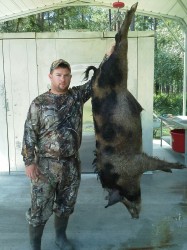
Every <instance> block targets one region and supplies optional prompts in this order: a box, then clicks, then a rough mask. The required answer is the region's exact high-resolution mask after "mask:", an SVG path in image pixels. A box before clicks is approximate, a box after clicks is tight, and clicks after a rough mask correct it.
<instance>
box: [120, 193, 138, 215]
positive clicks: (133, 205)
mask: <svg viewBox="0 0 187 250" xmlns="http://www.w3.org/2000/svg"><path fill="white" fill-rule="evenodd" d="M122 203H123V204H124V205H125V206H126V208H127V209H128V211H129V213H130V214H131V216H132V219H139V214H140V210H141V202H140V201H132V202H131V201H129V200H127V199H126V198H125V197H124V198H123V200H122Z"/></svg>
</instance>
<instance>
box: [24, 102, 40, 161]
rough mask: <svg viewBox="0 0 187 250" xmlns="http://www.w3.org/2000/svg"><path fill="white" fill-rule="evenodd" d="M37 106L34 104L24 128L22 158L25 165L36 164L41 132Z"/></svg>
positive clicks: (31, 106)
mask: <svg viewBox="0 0 187 250" xmlns="http://www.w3.org/2000/svg"><path fill="white" fill-rule="evenodd" d="M38 111H39V110H38V107H37V105H36V104H35V103H34V102H32V103H31V105H30V108H29V111H28V114H27V119H26V121H25V126H24V135H23V146H22V152H21V154H22V156H23V161H24V162H25V165H26V166H28V165H31V164H32V163H35V149H36V146H37V138H38V131H39V119H38V118H39V112H38Z"/></svg>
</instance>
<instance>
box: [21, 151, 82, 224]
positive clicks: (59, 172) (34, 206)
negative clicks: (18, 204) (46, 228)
mask: <svg viewBox="0 0 187 250" xmlns="http://www.w3.org/2000/svg"><path fill="white" fill-rule="evenodd" d="M38 167H39V170H40V172H41V175H40V177H39V178H38V179H37V180H32V181H31V207H30V208H29V210H28V212H27V213H26V219H27V221H28V222H29V224H32V225H33V226H38V225H41V224H45V223H46V221H47V220H48V219H49V217H50V216H51V215H52V213H53V212H55V213H56V214H57V216H61V215H64V216H69V215H70V214H71V213H73V210H74V206H75V202H76V198H77V193H78V188H79V185H80V178H81V174H80V172H81V171H80V160H79V158H75V157H74V156H73V157H69V158H64V159H61V160H59V161H57V160H54V159H52V158H41V159H40V160H39V163H38Z"/></svg>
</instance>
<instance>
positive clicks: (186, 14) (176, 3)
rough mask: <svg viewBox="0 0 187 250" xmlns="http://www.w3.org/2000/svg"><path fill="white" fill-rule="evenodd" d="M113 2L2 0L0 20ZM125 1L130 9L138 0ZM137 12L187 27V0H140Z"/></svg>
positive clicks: (0, 1)
mask: <svg viewBox="0 0 187 250" xmlns="http://www.w3.org/2000/svg"><path fill="white" fill-rule="evenodd" d="M116 1H117V0H116ZM113 2H115V0H114V1H112V0H80V1H76V0H69V1H67V0H6V1H5V0H0V22H4V21H7V20H11V19H16V18H19V17H24V16H28V15H31V14H36V13H39V12H43V11H48V10H54V9H57V8H61V7H66V6H75V5H79V6H80V5H93V6H104V7H109V8H112V3H113ZM123 2H124V3H125V7H124V9H129V8H130V6H131V5H132V4H134V3H135V2H136V0H128V1H126V2H125V1H123ZM137 13H139V14H145V15H150V16H158V17H159V16H162V17H167V18H172V19H176V20H178V21H179V22H180V23H181V24H182V26H183V27H184V28H185V29H187V0H139V1H138V9H137Z"/></svg>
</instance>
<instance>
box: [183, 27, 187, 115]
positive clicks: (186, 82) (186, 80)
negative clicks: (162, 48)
mask: <svg viewBox="0 0 187 250" xmlns="http://www.w3.org/2000/svg"><path fill="white" fill-rule="evenodd" d="M186 86H187V29H185V30H184V76H183V115H186Z"/></svg>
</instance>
